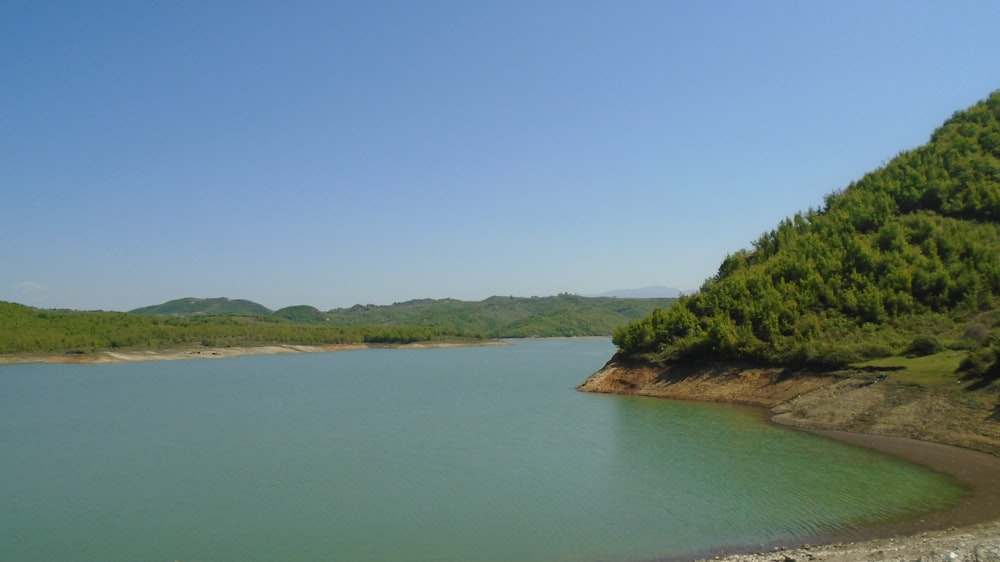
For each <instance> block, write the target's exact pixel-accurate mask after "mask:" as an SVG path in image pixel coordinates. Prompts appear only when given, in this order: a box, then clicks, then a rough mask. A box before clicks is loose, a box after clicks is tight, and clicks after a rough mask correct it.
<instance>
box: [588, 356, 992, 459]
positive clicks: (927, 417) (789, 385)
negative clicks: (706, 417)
mask: <svg viewBox="0 0 1000 562" xmlns="http://www.w3.org/2000/svg"><path fill="white" fill-rule="evenodd" d="M578 389H579V390H582V391H584V392H604V393H614V394H634V395H640V396H655V397H660V398H673V399H680V400H700V401H710V402H731V403H736V404H748V405H753V406H762V407H765V408H769V409H770V410H771V412H772V414H773V417H772V420H773V421H774V422H776V423H779V424H782V425H788V426H793V427H799V428H805V429H830V430H840V431H850V432H855V433H866V434H871V435H887V436H894V437H909V438H913V439H920V440H923V441H934V442H937V443H945V444H949V445H957V446H960V447H966V448H970V449H976V450H980V451H986V452H988V453H992V454H994V455H1000V421H998V420H997V413H996V412H997V408H998V405H1000V395H998V394H997V393H996V392H991V391H989V390H985V391H979V392H971V391H968V390H966V389H965V388H964V387H963V386H962V385H958V384H955V385H942V386H935V387H918V386H913V385H904V384H899V383H894V382H892V381H890V380H888V379H886V377H885V376H884V375H883V374H879V373H868V372H857V371H841V372H836V373H815V372H810V371H794V370H789V369H783V368H757V367H746V366H740V365H695V366H684V367H654V366H649V365H644V364H628V363H622V362H619V361H616V360H612V361H611V362H609V363H608V364H607V365H605V366H604V368H603V369H601V370H600V371H598V372H596V373H594V374H593V375H591V376H590V377H589V378H588V379H587V380H586V381H584V382H583V384H581V385H580V386H579V387H578Z"/></svg>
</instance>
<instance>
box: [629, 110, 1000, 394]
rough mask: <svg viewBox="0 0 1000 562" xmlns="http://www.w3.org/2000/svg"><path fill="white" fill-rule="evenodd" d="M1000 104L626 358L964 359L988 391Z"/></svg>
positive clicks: (812, 217) (994, 323) (993, 365)
mask: <svg viewBox="0 0 1000 562" xmlns="http://www.w3.org/2000/svg"><path fill="white" fill-rule="evenodd" d="M998 296H1000V92H995V93H993V94H992V95H991V96H990V97H989V98H988V99H986V100H984V101H982V102H980V103H978V104H977V105H975V106H973V107H971V108H969V109H968V110H966V111H962V112H958V113H956V114H954V115H953V116H952V117H951V118H950V119H949V120H947V121H946V122H945V123H944V125H943V126H941V127H940V128H939V129H938V130H937V131H935V132H934V134H933V136H932V137H931V140H930V142H929V143H928V144H926V145H924V146H922V147H919V148H917V149H914V150H910V151H906V152H903V153H901V154H899V155H898V156H897V157H896V158H894V159H893V160H892V161H891V162H889V163H888V164H887V165H885V166H884V167H883V168H881V169H879V170H877V171H874V172H872V173H869V174H867V175H865V176H864V177H863V178H862V179H860V180H858V181H856V182H854V183H852V184H851V185H850V186H848V187H847V188H846V189H844V190H842V191H840V192H837V193H833V194H830V195H828V196H827V197H826V199H825V205H824V206H823V207H822V209H818V210H813V209H810V210H809V211H807V212H804V213H799V214H796V215H795V216H794V217H792V218H790V219H786V220H784V221H782V222H781V223H780V224H779V225H778V227H777V228H776V229H774V230H772V231H770V232H768V233H766V234H764V235H763V236H761V237H760V239H758V240H757V241H756V242H754V243H753V248H752V249H750V250H741V251H738V252H736V253H734V254H732V255H729V256H728V257H727V258H726V259H725V260H724V261H723V262H722V264H721V265H720V267H719V270H718V273H717V274H716V275H715V276H713V277H712V278H711V279H709V280H707V281H706V282H705V284H704V285H703V286H702V288H701V290H700V291H699V292H698V293H695V294H693V295H690V296H686V297H682V298H681V299H680V300H679V301H678V302H677V303H676V304H675V305H674V306H672V307H671V308H669V309H666V310H658V311H656V312H654V313H653V314H651V315H649V316H647V317H645V318H643V319H641V320H639V321H636V322H634V323H632V324H630V325H628V326H625V327H623V328H621V329H619V330H617V331H616V333H615V335H614V341H615V343H616V344H617V345H618V347H619V353H620V355H622V356H624V357H630V358H633V359H643V360H647V361H654V362H663V361H667V362H669V361H688V360H699V359H714V360H731V361H741V362H752V363H767V364H797V365H818V366H825V367H836V366H842V365H845V364H848V363H850V362H854V361H859V360H864V359H871V358H876V357H883V356H888V355H894V354H904V353H907V352H911V351H913V350H914V349H917V350H918V351H919V350H920V349H922V348H926V350H927V351H930V350H931V349H932V348H935V347H937V348H940V347H942V346H944V347H950V348H960V349H967V350H969V351H970V352H971V353H970V356H969V359H968V360H967V361H966V362H964V363H963V368H965V369H966V370H967V371H968V372H969V374H970V375H972V376H977V377H985V378H996V376H997V371H998V367H997V365H998V362H997V356H998V351H1000V331H998V329H997V327H998V320H1000V317H998V314H997V312H996V309H997V303H998Z"/></svg>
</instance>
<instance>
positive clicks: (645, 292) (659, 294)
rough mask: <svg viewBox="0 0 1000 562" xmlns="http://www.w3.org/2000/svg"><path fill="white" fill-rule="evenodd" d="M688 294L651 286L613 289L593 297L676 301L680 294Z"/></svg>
mask: <svg viewBox="0 0 1000 562" xmlns="http://www.w3.org/2000/svg"><path fill="white" fill-rule="evenodd" d="M688 292H693V291H681V290H680V289H675V288H673V287H664V286H663V285H652V286H650V287H642V288H640V289H615V290H614V291H608V292H606V293H601V294H599V295H595V296H598V297H618V298H623V299H676V298H677V297H680V296H681V294H682V293H688Z"/></svg>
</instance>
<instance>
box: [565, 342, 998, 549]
mask: <svg viewBox="0 0 1000 562" xmlns="http://www.w3.org/2000/svg"><path fill="white" fill-rule="evenodd" d="M956 386H957V385H956ZM578 390H581V391H584V392H600V393H613V394H630V395H639V396H652V397H659V398H668V399H679V400H697V401H708V402H727V403H735V404H745V405H752V406H758V407H762V408H765V409H767V410H769V412H770V419H771V421H772V422H774V423H777V424H780V425H784V426H788V427H792V428H796V429H802V430H806V431H812V432H815V433H819V434H822V435H825V436H827V437H830V438H833V439H837V440H840V441H844V442H848V443H851V444H854V445H858V446H864V447H868V448H871V449H875V450H878V451H881V452H884V453H886V454H891V455H895V456H898V457H901V458H904V459H906V460H909V461H911V462H915V463H918V464H923V465H925V466H928V467H930V468H932V469H934V470H938V471H940V472H944V473H947V474H949V475H950V476H952V477H953V478H955V479H956V480H957V481H959V482H960V483H961V484H963V485H964V486H966V487H967V488H968V489H969V490H970V494H969V495H968V496H967V497H966V498H964V499H963V500H962V501H960V502H959V503H958V504H957V505H955V506H953V507H951V508H948V509H945V510H942V511H939V512H933V513H929V514H925V515H924V516H922V517H920V518H917V519H914V520H906V521H897V522H892V523H887V524H882V525H878V526H874V527H867V528H864V529H855V530H847V531H844V532H842V533H838V534H836V535H829V536H824V537H816V538H815V540H813V542H814V543H816V544H823V546H814V545H798V544H779V545H773V544H771V545H743V546H742V547H734V548H731V549H724V550H722V551H719V552H714V553H708V554H706V555H703V557H701V558H698V560H723V561H727V562H763V561H768V562H772V561H774V562H789V561H807V560H821V561H831V562H847V561H903V560H906V561H911V560H913V561H916V560H920V561H928V562H929V561H937V560H942V561H945V560H947V561H952V560H956V561H975V562H987V561H990V562H1000V420H998V419H997V411H998V407H1000V395H998V393H997V392H990V391H986V392H984V391H978V392H969V391H967V390H965V389H964V388H952V387H943V386H942V387H930V388H924V387H916V386H913V385H903V384H898V383H894V382H892V381H889V380H886V378H885V377H884V376H883V375H880V374H879V373H867V372H838V373H814V372H795V371H789V370H786V369H777V368H775V369H761V368H756V367H746V366H739V365H694V366H687V367H684V368H676V367H674V368H666V367H655V366H649V365H645V364H629V363H621V362H618V361H617V360H614V359H613V360H612V361H610V362H609V363H608V364H607V365H606V366H605V367H604V368H603V369H601V370H600V371H598V372H597V373H594V374H593V375H591V376H590V377H589V378H588V379H587V380H586V381H584V382H583V383H582V384H581V385H580V386H579V387H578ZM753 551H757V552H756V553H754V552H753Z"/></svg>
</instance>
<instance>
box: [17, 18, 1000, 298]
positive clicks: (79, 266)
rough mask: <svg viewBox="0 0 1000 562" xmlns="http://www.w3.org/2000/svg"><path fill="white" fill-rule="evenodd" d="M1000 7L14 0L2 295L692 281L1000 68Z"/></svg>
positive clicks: (980, 94) (250, 293) (541, 287)
mask: <svg viewBox="0 0 1000 562" xmlns="http://www.w3.org/2000/svg"><path fill="white" fill-rule="evenodd" d="M998 22H1000V2H995V1H988V2H972V1H957V2H941V1H935V2H923V1H911V0H906V1H889V0H885V1H870V0H865V1H845V0H838V1H830V2H814V1H799V0H794V1H793V0H788V1H760V2H745V1H732V2H714V1H698V2H692V1H686V0H685V1H681V0H677V1H666V0H664V1H649V2H633V1H622V2H617V1H616V2H612V1H602V2H587V1H582V0H572V1H545V0H542V1H529V2H520V1H509V0H505V1H503V2H471V1H466V0H459V1H452V2H440V1H414V2H411V1H402V0H400V1H394V2H380V1H359V2H329V1H324V2H295V1H292V2H270V1H269V2H250V1H243V0H241V1H234V2H215V1H206V2H202V1H151V2H134V1H124V2H102V1H94V2H81V1H76V0H73V1H66V2H58V1H46V0H24V1H22V0H7V1H5V2H3V3H2V4H0V196H2V198H0V209H2V210H0V300H7V301H14V302H19V303H23V304H28V305H32V306H39V307H46V308H49V307H59V308H75V309H107V310H128V309H131V308H135V307H139V306H144V305H149V304H157V303H160V302H163V301H166V300H169V299H172V298H177V297H182V296H196V297H215V296H227V297H231V298H246V299H251V300H254V301H257V302H259V303H261V304H264V305H265V306H268V307H271V308H280V307H283V306H288V305H293V304H311V305H313V306H316V307H318V308H321V309H328V308H334V307H341V306H351V305H353V304H357V303H372V304H388V303H392V302H395V301H403V300H408V299H413V298H444V297H452V298H458V299H463V300H479V299H482V298H486V297H488V296H490V295H520V296H531V295H539V296H542V295H551V294H556V293H560V292H571V293H580V294H588V293H599V292H603V291H607V290H611V289H623V288H634V287H642V286H647V285H667V286H672V287H676V288H679V289H685V290H689V289H696V288H697V287H698V286H700V285H701V283H702V281H704V279H706V278H707V277H709V276H711V275H712V274H714V273H715V271H716V270H717V267H718V265H719V263H720V262H721V260H722V259H723V258H724V257H725V255H726V254H727V253H730V252H733V251H736V250H738V249H740V248H744V247H748V246H749V245H750V244H751V242H752V241H753V240H754V239H756V238H757V237H758V236H759V235H760V234H761V233H763V232H765V231H767V230H770V229H771V228H773V227H774V226H775V225H776V224H777V223H778V221H780V220H781V219H782V218H784V217H787V216H790V215H792V214H794V213H795V212H797V211H801V210H805V209H808V208H809V207H818V206H820V205H821V204H822V202H823V196H824V195H825V194H827V193H829V192H831V191H834V190H837V189H841V188H843V187H846V186H847V185H848V184H849V183H850V182H851V181H852V180H855V179H857V178H859V177H861V176H862V175H863V174H864V173H866V172H868V171H871V170H874V169H876V168H877V167H879V166H880V165H881V164H882V163H884V162H885V161H887V160H889V159H891V158H892V157H893V156H894V155H895V154H897V153H899V152H900V151H902V150H905V149H909V148H913V147H916V146H918V145H920V144H923V143H924V142H926V141H927V139H928V138H929V136H930V134H931V132H932V130H933V129H934V128H935V127H937V126H938V125H939V124H940V123H941V122H942V121H943V120H945V119H946V118H947V117H949V116H950V115H951V114H952V113H953V112H954V111H955V110H959V109H963V108H965V107H968V106H969V105H972V104H973V103H975V102H977V101H979V100H981V99H983V98H985V97H986V96H987V95H988V94H989V93H990V92H991V91H993V90H995V89H998V88H1000V62H998V61H1000V56H998V53H1000V28H998Z"/></svg>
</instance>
